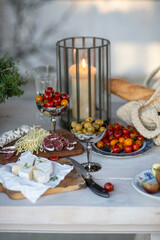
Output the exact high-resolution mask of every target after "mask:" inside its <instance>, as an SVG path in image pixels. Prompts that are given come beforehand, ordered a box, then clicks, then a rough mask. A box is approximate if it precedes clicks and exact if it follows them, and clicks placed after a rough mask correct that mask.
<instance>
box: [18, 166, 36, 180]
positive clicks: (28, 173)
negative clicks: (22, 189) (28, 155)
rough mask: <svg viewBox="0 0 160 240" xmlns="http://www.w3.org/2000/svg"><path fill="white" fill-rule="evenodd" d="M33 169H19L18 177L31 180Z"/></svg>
mask: <svg viewBox="0 0 160 240" xmlns="http://www.w3.org/2000/svg"><path fill="white" fill-rule="evenodd" d="M33 168H34V167H22V168H20V169H19V174H18V175H19V176H20V177H21V178H24V179H28V180H32V178H33Z"/></svg>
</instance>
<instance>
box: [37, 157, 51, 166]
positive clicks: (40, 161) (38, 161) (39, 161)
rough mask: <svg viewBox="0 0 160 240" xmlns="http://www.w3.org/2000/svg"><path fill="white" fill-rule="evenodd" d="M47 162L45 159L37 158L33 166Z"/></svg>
mask: <svg viewBox="0 0 160 240" xmlns="http://www.w3.org/2000/svg"><path fill="white" fill-rule="evenodd" d="M47 160H48V159H47V158H43V157H39V158H37V159H36V161H35V164H34V165H37V164H39V163H42V162H45V161H47Z"/></svg>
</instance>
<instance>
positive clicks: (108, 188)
mask: <svg viewBox="0 0 160 240" xmlns="http://www.w3.org/2000/svg"><path fill="white" fill-rule="evenodd" d="M104 189H105V190H106V191H108V192H112V191H113V190H114V185H113V184H112V183H110V182H107V183H105V184H104Z"/></svg>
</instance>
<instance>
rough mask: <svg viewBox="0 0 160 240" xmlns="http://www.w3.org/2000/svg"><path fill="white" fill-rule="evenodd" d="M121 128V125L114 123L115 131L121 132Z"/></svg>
mask: <svg viewBox="0 0 160 240" xmlns="http://www.w3.org/2000/svg"><path fill="white" fill-rule="evenodd" d="M120 128H121V127H120V125H119V123H114V124H113V129H114V130H119V129H120Z"/></svg>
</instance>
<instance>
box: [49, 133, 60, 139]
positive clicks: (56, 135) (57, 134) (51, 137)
mask: <svg viewBox="0 0 160 240" xmlns="http://www.w3.org/2000/svg"><path fill="white" fill-rule="evenodd" d="M61 137H62V134H60V133H53V134H51V135H49V139H50V140H51V141H54V140H57V139H60V138H61Z"/></svg>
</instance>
